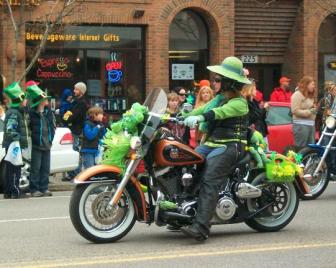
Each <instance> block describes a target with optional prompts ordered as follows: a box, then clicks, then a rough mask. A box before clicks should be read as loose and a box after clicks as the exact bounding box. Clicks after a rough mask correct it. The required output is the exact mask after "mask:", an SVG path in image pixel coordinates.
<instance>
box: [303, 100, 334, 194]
mask: <svg viewBox="0 0 336 268" xmlns="http://www.w3.org/2000/svg"><path fill="white" fill-rule="evenodd" d="M334 106H335V105H334ZM335 108H336V107H333V109H332V113H331V115H330V116H328V117H327V118H326V120H325V127H324V129H323V131H322V135H321V136H320V139H319V140H318V142H317V143H316V144H309V145H308V146H307V147H304V148H303V149H301V150H300V151H299V153H300V154H301V155H302V163H303V164H304V176H303V177H304V180H305V182H306V185H308V187H309V188H308V192H307V193H308V194H306V195H301V194H300V192H299V196H300V198H302V199H304V200H313V199H316V198H318V197H319V196H320V195H321V194H323V192H324V191H325V190H326V189H327V186H328V184H329V180H330V177H331V176H332V175H336V163H335V162H336V159H335V151H336V146H335V137H336V109H335Z"/></svg>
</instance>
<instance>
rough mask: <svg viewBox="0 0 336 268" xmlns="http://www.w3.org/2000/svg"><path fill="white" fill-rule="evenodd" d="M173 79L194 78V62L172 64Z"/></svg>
mask: <svg viewBox="0 0 336 268" xmlns="http://www.w3.org/2000/svg"><path fill="white" fill-rule="evenodd" d="M172 80H194V64H178V63H176V64H172Z"/></svg>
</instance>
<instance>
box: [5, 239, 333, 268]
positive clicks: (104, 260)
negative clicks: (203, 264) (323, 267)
mask: <svg viewBox="0 0 336 268" xmlns="http://www.w3.org/2000/svg"><path fill="white" fill-rule="evenodd" d="M200 247H201V245H200ZM324 247H336V242H331V243H315V244H292V245H290V244H279V245H274V244H272V245H264V246H263V247H256V246H253V245H251V246H249V247H248V248H247V247H245V248H235V249H232V248H227V249H222V250H218V248H216V249H214V250H213V251H211V250H209V249H208V250H207V251H204V250H206V249H205V248H204V247H202V250H203V252H199V250H200V249H199V248H198V249H196V248H195V250H192V251H171V252H167V251H165V252H155V255H153V253H151V254H152V255H148V254H150V253H142V254H138V256H134V255H137V254H134V255H133V257H125V256H124V255H120V254H119V255H112V256H100V257H90V258H88V259H85V258H77V259H63V260H51V261H42V262H41V261H39V262H21V263H7V264H0V267H21V268H42V267H43V268H52V267H73V266H91V265H102V264H121V263H132V262H142V261H155V260H169V259H176V258H186V257H205V256H214V255H218V256H220V255H234V254H243V253H262V252H271V251H278V250H284V251H286V250H298V249H312V248H324ZM144 254H145V255H144Z"/></svg>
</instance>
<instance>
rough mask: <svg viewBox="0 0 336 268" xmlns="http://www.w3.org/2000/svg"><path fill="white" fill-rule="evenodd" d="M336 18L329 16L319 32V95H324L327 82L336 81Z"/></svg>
mask: <svg viewBox="0 0 336 268" xmlns="http://www.w3.org/2000/svg"><path fill="white" fill-rule="evenodd" d="M335 25H336V16H335V15H334V14H332V15H330V16H328V17H327V18H326V19H325V20H324V21H323V22H322V24H321V27H320V31H319V43H318V49H319V62H318V64H319V65H318V82H319V88H320V90H319V93H320V95H322V94H323V84H324V82H325V81H334V82H335V81H336V27H335Z"/></svg>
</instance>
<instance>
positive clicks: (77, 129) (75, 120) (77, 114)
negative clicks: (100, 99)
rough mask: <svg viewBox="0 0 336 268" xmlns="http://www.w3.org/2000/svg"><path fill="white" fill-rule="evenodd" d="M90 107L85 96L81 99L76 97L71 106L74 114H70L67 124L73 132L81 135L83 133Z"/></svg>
mask: <svg viewBox="0 0 336 268" xmlns="http://www.w3.org/2000/svg"><path fill="white" fill-rule="evenodd" d="M88 109H89V104H88V102H87V100H86V98H85V97H84V96H83V97H81V98H79V99H75V101H74V102H73V105H72V108H71V112H72V115H71V116H69V119H68V120H67V121H66V124H67V125H68V127H69V128H70V129H71V132H72V133H73V134H75V135H80V134H81V133H82V130H83V125H84V122H85V118H86V112H87V110H88Z"/></svg>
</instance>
